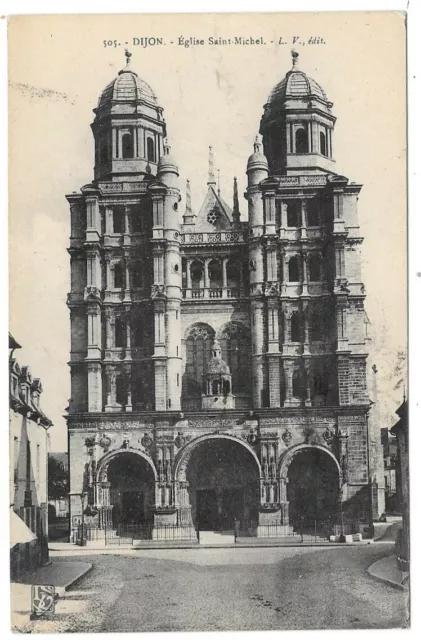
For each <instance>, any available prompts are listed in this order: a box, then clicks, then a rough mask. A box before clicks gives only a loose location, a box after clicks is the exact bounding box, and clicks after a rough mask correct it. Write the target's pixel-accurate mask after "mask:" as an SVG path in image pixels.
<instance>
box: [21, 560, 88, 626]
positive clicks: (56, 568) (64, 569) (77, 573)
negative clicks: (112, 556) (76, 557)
mask: <svg viewBox="0 0 421 640" xmlns="http://www.w3.org/2000/svg"><path fill="white" fill-rule="evenodd" d="M90 569H92V565H91V564H90V563H89V562H79V561H78V562H60V561H54V562H51V563H50V564H48V565H46V566H45V567H39V569H38V570H37V571H35V572H34V573H27V574H25V575H24V576H22V577H21V578H20V580H19V582H12V583H11V585H10V586H11V625H12V629H13V630H14V631H17V632H22V630H23V628H24V627H25V626H26V625H27V624H28V623H29V621H30V615H31V586H32V585H49V586H54V587H55V588H56V593H57V594H58V595H59V596H61V595H62V594H63V593H64V592H65V591H66V589H68V588H69V587H70V586H71V585H73V584H74V583H75V582H76V580H79V578H81V577H82V576H84V575H85V574H86V573H87V572H88V571H90Z"/></svg>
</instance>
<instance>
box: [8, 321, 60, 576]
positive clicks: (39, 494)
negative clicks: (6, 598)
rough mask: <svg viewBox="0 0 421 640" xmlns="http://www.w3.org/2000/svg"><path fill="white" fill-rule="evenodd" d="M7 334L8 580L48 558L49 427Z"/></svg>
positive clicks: (36, 383) (37, 390)
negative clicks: (8, 449)
mask: <svg viewBox="0 0 421 640" xmlns="http://www.w3.org/2000/svg"><path fill="white" fill-rule="evenodd" d="M18 348H20V345H19V344H18V343H17V342H16V340H15V339H14V338H13V337H12V336H11V335H10V334H9V384H10V387H9V399H10V410H9V424H10V472H11V473H10V485H9V494H10V507H11V510H12V514H11V523H10V524H11V552H10V554H11V576H12V579H13V578H16V577H18V576H19V575H20V574H21V573H22V572H24V571H27V570H30V569H32V568H34V567H36V566H37V565H39V564H42V563H43V562H45V561H46V560H47V559H48V508H47V504H48V495H47V487H48V482H47V455H48V430H49V429H50V427H51V426H52V422H51V420H49V419H48V418H47V416H46V415H45V413H44V412H43V411H42V409H41V406H40V396H41V394H42V384H41V380H40V379H39V378H33V377H32V375H31V372H30V370H29V367H28V366H23V367H21V366H20V365H19V364H18V362H17V359H16V358H15V357H14V352H15V350H16V349H18Z"/></svg>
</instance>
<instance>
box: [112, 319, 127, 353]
mask: <svg viewBox="0 0 421 640" xmlns="http://www.w3.org/2000/svg"><path fill="white" fill-rule="evenodd" d="M114 331H115V333H114V345H115V346H116V347H119V348H122V347H125V346H126V323H125V322H123V320H122V319H121V318H116V319H115V325H114Z"/></svg>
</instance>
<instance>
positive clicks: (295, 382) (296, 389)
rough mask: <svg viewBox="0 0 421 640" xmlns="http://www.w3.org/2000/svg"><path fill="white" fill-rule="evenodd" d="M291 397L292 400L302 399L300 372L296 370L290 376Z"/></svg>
mask: <svg viewBox="0 0 421 640" xmlns="http://www.w3.org/2000/svg"><path fill="white" fill-rule="evenodd" d="M292 395H293V396H294V398H302V397H303V383H302V377H301V372H300V371H299V370H298V369H296V370H295V371H294V373H293V374H292Z"/></svg>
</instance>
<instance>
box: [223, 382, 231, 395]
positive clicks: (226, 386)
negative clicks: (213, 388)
mask: <svg viewBox="0 0 421 640" xmlns="http://www.w3.org/2000/svg"><path fill="white" fill-rule="evenodd" d="M222 385H223V393H224V396H227V395H228V394H229V392H230V389H231V386H230V381H229V380H224V381H223V383H222Z"/></svg>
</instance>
